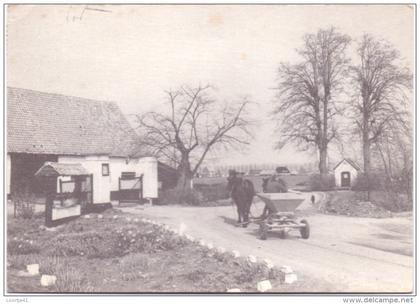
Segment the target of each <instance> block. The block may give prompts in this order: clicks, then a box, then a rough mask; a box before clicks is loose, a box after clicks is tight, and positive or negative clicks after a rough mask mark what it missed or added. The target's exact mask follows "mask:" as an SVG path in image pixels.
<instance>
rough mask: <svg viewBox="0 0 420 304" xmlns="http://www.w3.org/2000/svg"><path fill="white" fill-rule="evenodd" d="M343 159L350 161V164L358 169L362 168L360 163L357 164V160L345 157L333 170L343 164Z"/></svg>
mask: <svg viewBox="0 0 420 304" xmlns="http://www.w3.org/2000/svg"><path fill="white" fill-rule="evenodd" d="M343 161H346V162H348V163H349V164H350V166H352V167H354V168H355V169H356V170H358V171H359V170H360V167H359V165H358V164H356V162H354V161H353V160H351V159H349V158H344V159H342V160H341V161H340V162H339V163H338V164H337V165H335V167H334V169H333V170H335V169H336V168H337V167H338V166H339V165H341V163H342V162H343Z"/></svg>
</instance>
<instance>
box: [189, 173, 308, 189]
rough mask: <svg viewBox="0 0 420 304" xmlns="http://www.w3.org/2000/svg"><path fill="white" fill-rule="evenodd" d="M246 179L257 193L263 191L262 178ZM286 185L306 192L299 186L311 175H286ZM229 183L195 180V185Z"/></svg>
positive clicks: (249, 177)
mask: <svg viewBox="0 0 420 304" xmlns="http://www.w3.org/2000/svg"><path fill="white" fill-rule="evenodd" d="M245 178H246V179H249V180H250V181H252V183H253V184H254V187H255V191H256V192H261V191H262V179H263V177H262V176H245ZM281 178H282V179H283V180H284V181H285V182H286V183H287V186H288V187H289V188H293V189H296V190H304V189H306V187H305V186H304V185H299V184H303V183H306V182H307V181H308V179H309V175H307V174H299V175H284V176H282V177H281ZM222 183H227V180H226V177H200V178H194V184H207V185H213V184H222Z"/></svg>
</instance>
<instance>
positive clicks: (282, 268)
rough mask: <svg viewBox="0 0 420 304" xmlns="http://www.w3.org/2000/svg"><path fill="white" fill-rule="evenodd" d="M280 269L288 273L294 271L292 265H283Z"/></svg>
mask: <svg viewBox="0 0 420 304" xmlns="http://www.w3.org/2000/svg"><path fill="white" fill-rule="evenodd" d="M280 271H281V272H283V273H285V274H287V273H293V270H292V267H290V266H285V265H283V266H281V268H280Z"/></svg>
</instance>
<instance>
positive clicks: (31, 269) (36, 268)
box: [26, 264, 39, 275]
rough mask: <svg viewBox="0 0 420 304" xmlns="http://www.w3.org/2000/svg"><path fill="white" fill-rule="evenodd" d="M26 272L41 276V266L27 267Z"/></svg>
mask: <svg viewBox="0 0 420 304" xmlns="http://www.w3.org/2000/svg"><path fill="white" fill-rule="evenodd" d="M26 270H27V271H28V273H29V274H31V275H38V274H39V264H30V265H26Z"/></svg>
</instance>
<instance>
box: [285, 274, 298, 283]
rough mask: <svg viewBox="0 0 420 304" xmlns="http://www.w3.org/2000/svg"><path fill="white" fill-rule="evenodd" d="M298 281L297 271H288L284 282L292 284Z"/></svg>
mask: <svg viewBox="0 0 420 304" xmlns="http://www.w3.org/2000/svg"><path fill="white" fill-rule="evenodd" d="M296 281H297V275H296V273H286V274H285V276H284V282H285V283H286V284H292V283H294V282H296Z"/></svg>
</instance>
